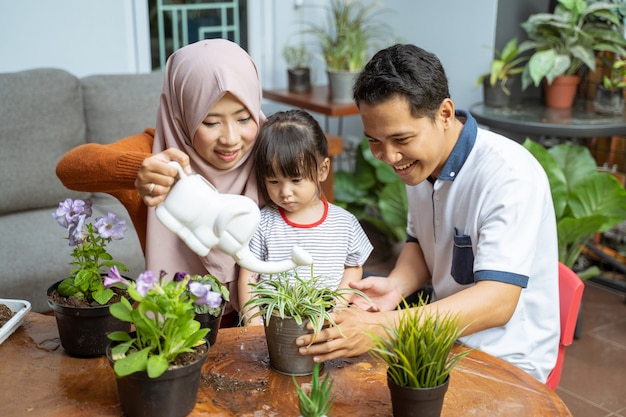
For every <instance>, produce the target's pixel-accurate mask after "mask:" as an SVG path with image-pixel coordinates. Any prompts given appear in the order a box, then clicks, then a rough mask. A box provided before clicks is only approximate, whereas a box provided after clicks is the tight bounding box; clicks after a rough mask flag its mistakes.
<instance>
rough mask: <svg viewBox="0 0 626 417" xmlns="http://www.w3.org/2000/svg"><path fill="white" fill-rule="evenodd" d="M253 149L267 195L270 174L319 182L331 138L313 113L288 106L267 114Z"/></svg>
mask: <svg viewBox="0 0 626 417" xmlns="http://www.w3.org/2000/svg"><path fill="white" fill-rule="evenodd" d="M252 152H253V153H252V157H253V158H254V159H253V160H254V165H255V171H256V178H257V183H258V185H259V189H261V190H262V191H263V193H264V194H265V197H266V198H267V197H268V196H267V190H266V188H265V180H266V179H267V178H269V177H276V176H277V175H280V176H283V177H292V178H293V177H299V178H306V179H308V180H311V181H314V182H317V176H318V170H319V166H320V163H321V162H322V161H323V160H324V158H327V157H328V142H327V141H326V136H325V135H324V131H323V130H322V128H321V127H320V125H319V123H317V121H316V120H315V119H314V118H313V116H311V115H310V114H309V113H307V112H306V111H304V110H299V109H298V110H288V111H282V112H277V113H274V114H273V115H271V116H270V117H268V118H267V120H266V121H265V123H264V124H263V126H262V127H261V129H260V130H259V134H258V136H257V138H256V141H255V143H254V149H253V151H252ZM318 187H319V184H318Z"/></svg>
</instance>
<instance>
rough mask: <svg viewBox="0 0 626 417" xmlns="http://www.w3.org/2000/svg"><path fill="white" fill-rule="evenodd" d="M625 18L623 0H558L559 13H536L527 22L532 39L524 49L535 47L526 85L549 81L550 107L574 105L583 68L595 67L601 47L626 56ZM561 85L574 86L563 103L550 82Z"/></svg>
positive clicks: (524, 76) (525, 76) (526, 68)
mask: <svg viewBox="0 0 626 417" xmlns="http://www.w3.org/2000/svg"><path fill="white" fill-rule="evenodd" d="M622 19H623V16H622V15H621V13H620V10H619V5H618V4H615V3H610V2H601V1H593V2H592V1H589V2H588V1H585V0H558V4H557V6H556V7H555V9H554V12H553V13H536V14H532V15H530V16H529V18H528V19H527V20H526V21H525V22H523V23H522V24H521V26H522V28H523V29H524V30H525V31H526V33H527V35H528V38H529V39H528V40H526V41H524V42H522V44H521V45H520V52H524V51H527V50H532V54H531V56H530V59H529V60H528V62H527V63H526V65H525V66H524V71H523V72H522V89H526V88H527V87H528V86H530V85H531V84H534V85H535V86H536V87H538V86H539V85H540V84H541V83H542V82H544V88H545V89H546V91H545V93H546V105H547V106H548V107H554V108H569V107H571V106H572V103H573V100H574V98H575V95H576V88H577V86H578V83H579V82H580V76H579V70H580V69H581V67H582V66H583V65H586V66H587V67H588V68H589V69H591V70H593V69H595V67H596V61H595V54H596V52H598V51H610V52H614V53H616V54H618V55H626V51H625V50H624V47H625V46H626V39H624V29H623V22H622ZM563 77H565V78H563ZM560 85H569V86H570V88H571V90H570V92H569V93H567V94H566V95H565V100H564V102H563V103H559V102H555V101H552V98H553V97H552V95H551V93H552V92H553V91H552V89H551V88H550V87H554V86H560Z"/></svg>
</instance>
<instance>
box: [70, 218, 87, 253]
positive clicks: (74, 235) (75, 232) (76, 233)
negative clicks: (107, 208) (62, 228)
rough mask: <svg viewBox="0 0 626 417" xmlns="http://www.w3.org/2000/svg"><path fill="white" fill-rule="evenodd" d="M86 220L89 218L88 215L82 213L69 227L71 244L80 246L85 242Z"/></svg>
mask: <svg viewBox="0 0 626 417" xmlns="http://www.w3.org/2000/svg"><path fill="white" fill-rule="evenodd" d="M85 220H87V216H86V215H84V214H81V215H80V216H78V217H76V218H74V219H73V220H72V222H71V223H70V224H69V226H68V227H67V231H68V235H69V236H68V237H69V240H70V246H78V245H80V244H82V243H84V242H85V240H86V239H87V233H86V230H85Z"/></svg>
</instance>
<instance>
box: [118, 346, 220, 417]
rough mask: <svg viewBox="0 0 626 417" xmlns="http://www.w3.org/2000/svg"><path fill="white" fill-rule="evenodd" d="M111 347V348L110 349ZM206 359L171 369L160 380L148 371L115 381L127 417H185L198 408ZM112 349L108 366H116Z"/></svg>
mask: <svg viewBox="0 0 626 417" xmlns="http://www.w3.org/2000/svg"><path fill="white" fill-rule="evenodd" d="M110 346H112V344H111V345H110ZM209 350H210V349H207V350H206V352H205V353H204V355H203V356H202V357H201V358H200V360H198V361H197V362H194V363H192V364H190V365H186V366H182V367H180V368H175V369H169V370H167V371H165V373H164V374H163V375H161V376H160V377H158V378H150V377H148V374H147V373H146V372H145V371H142V372H135V373H133V374H130V375H127V376H125V377H122V378H115V381H116V383H117V392H118V394H119V397H120V405H121V407H122V411H123V412H124V415H125V416H127V417H184V416H186V415H188V414H189V413H190V412H191V411H192V410H193V408H194V407H195V405H196V401H197V398H198V389H199V388H200V376H201V374H202V365H203V364H204V362H205V361H206V359H207V357H208V356H209ZM110 353H111V352H110V348H109V349H107V357H108V359H109V364H110V365H111V366H113V364H114V362H113V360H112V359H111V354H110Z"/></svg>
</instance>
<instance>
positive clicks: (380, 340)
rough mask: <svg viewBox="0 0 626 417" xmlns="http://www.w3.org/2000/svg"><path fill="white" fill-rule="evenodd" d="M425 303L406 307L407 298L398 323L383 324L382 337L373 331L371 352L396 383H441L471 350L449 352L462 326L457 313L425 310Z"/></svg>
mask: <svg viewBox="0 0 626 417" xmlns="http://www.w3.org/2000/svg"><path fill="white" fill-rule="evenodd" d="M424 305H426V302H425V301H424V300H423V299H421V298H420V299H419V301H418V305H417V307H413V308H408V305H407V304H406V301H405V302H404V307H405V308H404V309H402V313H401V315H400V318H399V320H398V324H397V325H391V324H390V325H384V326H383V328H384V336H380V335H378V334H374V333H373V334H372V338H373V341H374V348H372V350H371V351H370V354H371V355H372V356H374V357H375V358H378V359H381V360H383V361H384V362H385V363H386V364H387V366H388V367H389V369H388V371H387V373H388V375H389V377H390V378H391V379H392V380H393V381H394V382H395V383H396V384H398V385H400V386H403V387H412V388H433V387H436V386H439V385H441V384H443V383H444V382H445V381H446V379H447V378H448V376H449V375H450V372H452V369H453V368H454V367H455V366H456V365H457V364H458V363H459V362H460V361H461V359H463V358H464V357H465V356H467V355H468V354H469V353H470V352H471V349H468V350H464V351H461V352H459V353H454V354H452V353H451V350H452V347H453V346H454V344H455V342H456V340H457V339H458V338H459V336H460V335H461V333H462V332H463V329H461V328H460V327H459V321H460V316H459V315H458V314H455V315H452V314H451V313H439V314H437V313H427V312H426V311H425V309H424V308H422V307H423V306H424Z"/></svg>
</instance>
